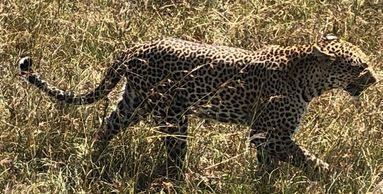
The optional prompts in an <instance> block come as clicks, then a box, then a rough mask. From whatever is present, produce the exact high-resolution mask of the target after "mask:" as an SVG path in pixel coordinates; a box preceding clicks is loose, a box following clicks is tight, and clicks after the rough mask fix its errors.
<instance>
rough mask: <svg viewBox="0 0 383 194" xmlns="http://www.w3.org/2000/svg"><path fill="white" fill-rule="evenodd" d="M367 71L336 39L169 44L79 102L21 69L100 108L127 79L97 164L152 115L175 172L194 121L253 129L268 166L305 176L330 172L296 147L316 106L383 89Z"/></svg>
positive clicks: (123, 67)
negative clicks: (320, 100) (326, 99)
mask: <svg viewBox="0 0 383 194" xmlns="http://www.w3.org/2000/svg"><path fill="white" fill-rule="evenodd" d="M367 63H368V60H367V57H366V55H365V54H363V52H362V51H361V50H360V49H358V48H357V47H355V46H354V45H352V44H350V43H348V42H345V41H342V40H339V39H338V38H337V37H335V36H333V35H329V36H325V37H324V38H323V39H322V40H320V41H318V42H317V43H315V44H311V45H296V46H290V47H280V46H268V47H264V48H262V49H259V50H257V51H249V50H243V49H239V48H232V47H226V46H213V45H208V44H199V43H193V42H189V41H184V40H179V39H163V40H159V41H154V42H149V43H144V44H137V45H135V46H133V47H131V48H129V49H128V50H126V51H125V52H123V53H121V55H120V56H119V57H117V58H116V59H115V62H114V64H112V65H111V67H110V68H109V69H108V70H107V73H106V76H105V77H104V79H103V80H102V81H101V83H100V84H99V86H98V87H97V88H96V89H95V90H93V91H90V92H89V93H86V94H82V95H74V94H71V93H69V92H66V91H63V90H60V89H58V88H56V87H54V86H51V85H50V84H48V83H47V82H45V81H43V80H42V79H40V78H39V76H38V75H37V74H36V73H34V72H33V70H32V67H31V66H32V60H31V58H29V57H25V58H22V59H21V60H20V62H19V64H20V69H21V74H22V75H23V76H24V77H25V78H26V79H27V80H28V81H29V82H30V83H31V84H33V85H35V86H37V88H39V89H40V90H42V91H44V92H46V93H47V94H48V95H50V96H52V97H53V98H55V99H57V100H59V101H62V102H64V103H68V104H77V105H80V104H90V103H93V102H96V101H97V100H100V99H102V98H104V97H105V96H106V95H107V94H108V93H109V92H110V91H111V90H112V89H113V88H114V87H115V86H116V84H117V83H118V82H119V81H120V80H121V78H122V77H126V80H127V81H126V85H125V87H126V88H125V92H124V93H123V96H122V99H121V100H120V102H119V103H118V105H117V108H116V110H114V111H113V112H112V113H111V115H110V116H109V117H108V118H107V120H106V121H107V122H106V124H105V127H104V128H103V130H100V132H99V134H98V136H97V137H96V141H95V151H94V158H97V157H98V155H99V154H100V152H101V151H103V150H104V148H105V147H106V146H107V144H108V142H109V141H110V140H111V139H112V138H113V137H114V136H115V135H116V134H117V133H119V132H120V130H121V129H122V128H127V127H129V126H132V125H133V124H135V123H137V122H138V121H139V120H140V119H141V118H145V117H147V116H148V115H151V116H152V117H153V118H154V120H155V122H156V123H157V124H158V126H161V130H162V131H164V132H166V133H168V134H170V135H169V136H168V137H166V138H165V144H166V146H167V152H168V160H169V161H168V163H169V165H170V166H172V167H177V168H182V163H183V162H182V161H183V160H184V157H185V153H186V138H187V126H188V116H189V115H191V114H194V115H197V116H199V117H201V118H208V119H215V120H218V121H222V122H229V123H239V124H242V125H247V126H249V127H250V129H251V133H250V134H251V135H250V141H251V143H254V144H255V145H256V147H257V158H258V160H259V162H260V163H261V164H265V166H271V167H274V164H276V162H278V161H285V162H290V163H291V164H293V165H295V166H299V167H302V168H303V169H305V170H308V169H315V170H326V169H327V168H328V164H327V163H325V162H323V161H322V160H320V159H318V158H317V157H315V156H314V155H313V154H311V153H310V152H308V151H307V150H305V149H304V148H302V147H301V146H299V145H298V144H296V143H295V142H294V141H293V139H292V136H293V134H294V132H295V131H296V130H297V129H298V127H299V123H300V120H301V117H302V115H303V114H304V112H305V110H306V109H307V106H308V104H309V102H310V101H311V100H312V99H313V98H314V97H316V96H320V95H321V94H323V93H324V92H326V91H328V90H331V89H334V88H341V89H344V90H346V91H347V92H349V93H350V94H351V95H352V96H358V95H359V94H360V93H361V92H362V91H363V90H364V89H366V88H367V87H368V86H370V85H371V84H373V83H374V82H376V79H375V78H374V77H373V75H372V73H371V72H370V71H369V70H368V69H367V67H368V66H367Z"/></svg>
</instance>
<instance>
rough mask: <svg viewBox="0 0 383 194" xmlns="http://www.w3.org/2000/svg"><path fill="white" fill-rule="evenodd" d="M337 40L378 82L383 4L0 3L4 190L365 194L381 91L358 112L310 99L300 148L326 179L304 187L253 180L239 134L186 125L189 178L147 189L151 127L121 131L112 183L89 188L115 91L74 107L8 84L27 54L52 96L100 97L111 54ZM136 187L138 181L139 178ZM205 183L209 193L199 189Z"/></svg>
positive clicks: (290, 173)
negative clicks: (325, 171)
mask: <svg viewBox="0 0 383 194" xmlns="http://www.w3.org/2000/svg"><path fill="white" fill-rule="evenodd" d="M325 32H334V33H335V34H337V35H339V36H341V37H342V38H343V39H346V40H348V41H350V42H352V43H354V44H356V45H359V46H360V47H361V48H362V49H363V50H364V51H365V52H366V53H367V54H369V55H370V57H371V65H372V67H373V68H374V69H375V71H376V72H377V73H378V74H379V75H382V74H383V63H382V61H383V53H382V52H383V2H382V1H381V0H366V1H357V0H354V1H346V0H345V1H332V0H331V1H318V0H315V1H312V0H287V1H281V2H280V1H263V0H252V1H245V0H232V1H215V0H213V1H207V0H197V1H187V0H184V1H181V0H162V1H155V0H145V1H101V0H98V1H91V0H84V1H78V2H76V1H69V0H64V1H53V0H47V1H39V0H36V1H32V2H28V1H25V0H4V1H2V2H1V3H0V59H1V63H0V75H1V76H0V190H1V191H2V192H4V193H27V192H30V193H89V192H91V193H103V192H104V193H109V192H112V191H115V192H117V193H134V192H139V190H137V188H144V190H141V192H159V191H161V190H162V191H168V192H178V193H271V192H275V193H366V192H372V191H373V189H374V187H375V185H376V184H378V183H379V181H381V180H382V178H383V151H382V150H383V144H382V139H383V95H382V94H383V85H382V84H381V83H382V82H380V83H379V84H377V85H375V86H374V87H371V88H370V89H368V90H367V91H366V92H365V93H364V94H363V96H362V100H361V105H362V106H355V104H354V103H352V101H351V99H350V97H349V96H347V95H346V94H345V93H344V92H342V91H333V92H330V93H327V94H326V95H324V96H322V97H320V98H317V99H315V101H314V102H313V103H312V104H311V105H310V108H309V112H308V114H307V115H306V116H305V118H304V122H303V124H302V128H301V131H300V132H299V133H298V134H297V136H296V138H297V140H298V141H299V142H300V143H301V144H303V145H304V146H305V147H307V148H308V149H309V150H311V151H313V152H314V153H316V154H317V155H318V156H319V157H320V158H323V159H324V160H326V161H327V162H328V163H329V164H330V165H331V166H332V167H333V168H334V169H335V171H334V173H333V174H332V175H331V178H330V179H325V178H324V177H322V179H321V180H320V181H317V182H313V181H310V180H309V179H308V178H307V177H306V176H305V174H304V173H302V172H301V171H300V170H299V169H296V168H293V167H291V166H289V165H283V166H282V167H281V169H280V170H279V171H277V172H276V173H274V174H272V175H271V177H270V180H268V178H266V180H264V179H262V180H260V177H258V176H257V175H255V174H254V168H255V166H256V161H255V151H254V149H252V148H251V147H249V145H248V144H247V143H246V138H247V129H246V128H245V127H243V126H237V125H224V124H221V123H216V122H207V123H205V122H204V121H203V120H200V119H196V118H194V119H193V120H192V123H191V127H190V130H191V135H190V142H189V146H190V149H189V152H188V156H187V176H186V179H185V181H181V182H177V183H163V182H161V181H159V182H158V184H155V182H154V183H151V184H145V183H146V180H148V179H147V178H148V177H150V176H151V175H153V173H154V170H155V166H156V165H158V163H161V161H162V160H163V159H164V156H163V153H164V151H163V148H162V147H161V141H160V138H159V134H158V133H157V132H156V130H155V127H154V126H151V125H150V124H145V123H140V124H139V125H137V126H134V127H132V128H130V129H129V130H126V132H124V133H123V134H121V135H120V136H119V137H118V138H117V139H115V140H114V141H113V143H112V145H111V146H110V154H109V155H108V158H109V161H110V163H109V165H108V166H107V169H106V170H107V172H108V173H109V174H110V175H112V176H113V177H114V178H113V182H103V181H101V180H99V181H94V182H92V183H90V184H87V183H86V182H85V181H84V179H83V178H82V177H83V176H82V175H83V174H84V173H85V174H86V173H87V170H86V169H85V168H84V164H86V163H89V162H90V160H89V158H87V157H86V151H87V150H88V146H89V141H90V140H91V139H92V137H93V134H94V133H95V132H96V131H97V130H98V129H99V128H100V125H101V122H102V118H103V117H104V116H105V111H104V110H105V109H106V110H107V112H110V111H111V109H112V108H113V106H114V104H115V99H116V97H117V96H118V95H119V93H120V91H121V87H120V89H118V90H116V91H114V92H113V93H112V94H111V95H110V98H109V99H110V103H109V106H107V105H108V103H107V102H105V101H102V102H99V103H97V104H95V105H91V106H85V107H77V106H66V105H62V104H57V103H55V102H54V101H52V100H51V99H50V98H48V97H46V96H45V95H42V94H41V92H39V91H37V90H36V89H35V88H33V87H31V86H29V85H28V84H27V83H25V81H23V80H22V79H20V78H19V77H18V76H16V74H17V72H18V69H17V65H16V63H17V60H18V59H19V57H20V55H22V54H31V55H32V56H33V58H34V59H35V62H36V67H35V69H36V71H38V72H39V73H41V75H42V76H43V77H44V78H45V79H47V80H49V81H50V82H52V83H54V84H55V85H57V86H59V87H61V88H64V89H71V90H74V91H77V92H84V91H86V90H88V89H89V88H92V87H94V86H95V85H96V83H97V81H99V80H100V78H101V76H102V75H103V70H104V69H105V68H106V67H107V65H108V63H109V62H110V60H111V56H112V55H113V52H114V51H115V50H116V49H121V48H125V47H127V46H128V45H129V44H131V43H133V42H140V41H146V40H151V39H157V38H161V37H169V36H171V37H179V38H183V39H188V40H195V41H203V42H206V43H214V44H220V45H229V46H236V47H242V48H246V49H257V48H259V47H260V46H261V45H264V44H280V45H291V44H299V43H312V42H314V41H315V40H316V39H317V38H318V37H319V36H320V35H321V34H322V33H325ZM142 177H144V178H142ZM204 180H208V181H204Z"/></svg>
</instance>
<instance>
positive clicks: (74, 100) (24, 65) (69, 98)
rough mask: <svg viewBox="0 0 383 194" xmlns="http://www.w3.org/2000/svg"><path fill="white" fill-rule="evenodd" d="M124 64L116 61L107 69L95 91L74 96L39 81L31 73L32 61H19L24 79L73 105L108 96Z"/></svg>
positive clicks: (59, 99) (117, 80) (121, 73)
mask: <svg viewBox="0 0 383 194" xmlns="http://www.w3.org/2000/svg"><path fill="white" fill-rule="evenodd" d="M124 64H125V63H124V61H122V60H116V61H115V62H114V64H113V65H112V66H111V67H109V69H108V70H107V73H106V75H105V77H104V78H103V80H102V81H101V82H100V84H99V85H98V86H97V88H96V89H94V90H93V91H90V92H88V93H85V94H80V95H75V94H73V93H71V92H68V91H64V90H61V89H59V88H57V87H55V86H52V85H50V84H49V83H47V82H46V81H44V80H43V79H41V78H40V76H39V75H38V74H36V73H34V72H33V70H32V59H31V58H30V57H23V58H21V59H20V60H19V66H20V75H21V76H23V77H25V79H26V80H28V82H29V83H31V84H33V85H35V86H36V87H37V88H39V89H40V90H42V91H44V92H45V93H47V94H48V95H49V96H51V97H53V98H55V99H57V100H58V101H61V102H64V103H67V104H75V105H83V104H91V103H94V102H96V101H98V100H100V99H102V98H104V97H105V96H106V95H108V94H109V93H110V91H112V90H113V88H114V87H116V85H117V83H118V82H119V81H120V80H121V78H122V77H123V75H124V73H125V70H126V69H125V65H124Z"/></svg>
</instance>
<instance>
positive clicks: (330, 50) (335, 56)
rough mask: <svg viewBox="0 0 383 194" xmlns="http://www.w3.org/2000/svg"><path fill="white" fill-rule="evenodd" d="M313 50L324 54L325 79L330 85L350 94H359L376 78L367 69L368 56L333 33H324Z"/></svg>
mask: <svg viewBox="0 0 383 194" xmlns="http://www.w3.org/2000/svg"><path fill="white" fill-rule="evenodd" d="M314 51H316V52H318V53H320V55H322V56H326V60H327V61H328V63H327V65H325V66H324V67H323V68H326V71H327V73H328V74H327V79H328V83H329V84H330V87H333V88H342V89H344V90H345V91H347V92H348V93H349V94H350V95H351V96H355V97H356V96H359V95H360V94H361V93H362V92H363V91H364V90H365V89H366V88H367V87H369V86H370V85H372V84H374V83H375V82H376V81H377V80H376V78H375V77H374V75H373V73H372V71H371V70H370V69H369V60H368V57H367V56H366V55H365V54H364V53H363V52H362V51H361V50H360V49H359V48H358V47H356V46H355V45H352V44H351V43H349V42H346V41H342V40H340V39H338V38H337V37H336V36H334V35H326V36H324V37H323V38H322V40H320V41H319V42H318V43H317V44H316V45H314Z"/></svg>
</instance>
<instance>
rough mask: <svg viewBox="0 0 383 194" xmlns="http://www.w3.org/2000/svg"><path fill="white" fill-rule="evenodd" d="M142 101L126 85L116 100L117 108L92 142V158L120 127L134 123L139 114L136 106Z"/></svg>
mask: <svg viewBox="0 0 383 194" xmlns="http://www.w3.org/2000/svg"><path fill="white" fill-rule="evenodd" d="M141 102H142V101H141V100H140V98H138V97H137V96H136V95H135V93H134V92H132V90H131V89H130V88H128V86H127V87H126V92H125V93H124V95H123V98H122V99H121V100H120V101H119V102H118V105H117V108H116V109H115V110H114V111H113V112H112V113H111V114H110V116H109V117H108V118H106V120H105V124H104V126H103V129H102V130H100V131H99V132H98V133H97V135H96V139H95V141H94V143H93V148H94V151H93V153H92V160H93V161H94V162H95V161H98V160H99V158H100V156H101V155H102V153H103V152H104V150H105V148H106V147H107V145H108V144H109V141H110V140H111V139H113V137H114V136H115V135H117V134H118V133H119V132H120V131H121V129H122V128H126V127H129V126H132V125H134V124H136V123H137V122H138V121H139V118H140V116H142V115H139V114H138V112H139V110H138V108H139V106H140V103H141Z"/></svg>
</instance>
